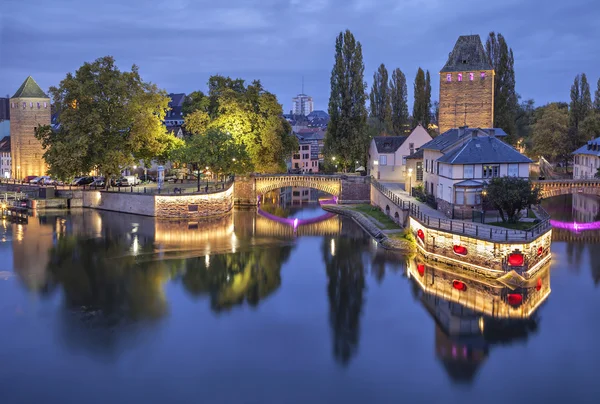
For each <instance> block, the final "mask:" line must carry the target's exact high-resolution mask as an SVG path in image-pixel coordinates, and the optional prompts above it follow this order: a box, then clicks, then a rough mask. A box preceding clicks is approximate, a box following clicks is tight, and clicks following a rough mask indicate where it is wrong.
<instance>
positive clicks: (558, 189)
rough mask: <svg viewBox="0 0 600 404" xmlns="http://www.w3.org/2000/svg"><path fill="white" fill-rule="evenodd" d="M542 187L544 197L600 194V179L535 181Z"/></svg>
mask: <svg viewBox="0 0 600 404" xmlns="http://www.w3.org/2000/svg"><path fill="white" fill-rule="evenodd" d="M533 183H534V184H538V185H539V186H540V187H541V189H542V197H543V198H551V197H553V196H559V195H567V194H588V195H599V196H600V180H595V179H590V180H544V181H533Z"/></svg>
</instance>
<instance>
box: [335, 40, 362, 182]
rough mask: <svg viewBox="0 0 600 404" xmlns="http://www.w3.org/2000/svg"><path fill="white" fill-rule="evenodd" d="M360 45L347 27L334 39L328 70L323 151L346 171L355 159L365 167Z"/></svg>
mask: <svg viewBox="0 0 600 404" xmlns="http://www.w3.org/2000/svg"><path fill="white" fill-rule="evenodd" d="M364 70H365V66H364V64H363V57H362V47H361V44H360V42H358V41H356V39H355V38H354V35H352V33H351V32H350V31H349V30H346V32H341V33H340V34H339V35H338V37H337V38H336V41H335V63H334V65H333V69H332V71H331V94H330V96H329V117H330V119H329V125H328V126H327V135H326V136H325V154H326V155H327V156H328V158H334V157H335V158H336V161H338V162H339V164H340V165H341V167H342V168H343V169H344V171H346V170H347V169H348V168H350V167H351V166H352V165H354V162H355V161H360V162H362V164H363V165H365V166H366V158H367V148H368V146H369V138H368V134H367V130H366V126H367V108H366V106H365V101H366V94H365V83H364Z"/></svg>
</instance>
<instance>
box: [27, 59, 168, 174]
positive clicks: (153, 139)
mask: <svg viewBox="0 0 600 404" xmlns="http://www.w3.org/2000/svg"><path fill="white" fill-rule="evenodd" d="M50 93H51V94H52V98H53V100H54V104H55V105H56V108H57V110H58V111H60V116H59V124H60V126H59V128H58V129H57V130H56V131H53V129H52V128H51V127H49V126H40V127H38V128H37V129H36V137H37V138H38V139H39V140H40V141H41V142H42V145H43V147H44V149H45V152H44V159H45V160H46V162H47V164H48V166H49V173H50V174H51V175H53V176H55V177H57V178H59V179H63V180H68V179H70V178H72V177H73V176H75V175H78V174H86V173H89V172H91V171H92V170H97V171H98V172H100V173H103V174H104V175H105V176H106V177H107V178H111V177H112V176H114V175H118V174H120V172H121V171H122V170H123V169H124V168H126V167H127V166H130V165H133V164H135V163H136V162H138V161H140V160H144V161H145V162H149V160H151V159H153V158H155V157H160V158H166V157H167V156H168V154H169V150H168V148H169V147H172V146H176V145H177V141H176V140H173V139H172V138H173V136H172V135H170V134H169V133H168V132H167V130H166V128H165V126H164V125H163V120H164V117H165V112H166V110H167V109H168V103H169V97H168V96H167V94H166V93H165V92H164V91H159V90H158V88H157V87H156V86H155V85H153V84H150V83H146V82H144V81H143V80H142V78H141V77H140V75H139V72H138V68H137V66H135V65H134V66H133V67H132V69H131V71H130V72H121V71H120V70H119V69H118V68H117V67H116V65H115V61H114V59H113V58H112V57H111V56H106V57H103V58H100V59H97V60H96V61H94V62H93V63H84V65H83V66H81V67H80V68H79V69H78V70H77V71H76V72H75V74H74V75H73V74H71V73H69V74H67V76H66V77H65V79H63V80H62V81H61V83H60V85H59V86H58V87H51V88H50ZM108 183H109V181H107V184H108Z"/></svg>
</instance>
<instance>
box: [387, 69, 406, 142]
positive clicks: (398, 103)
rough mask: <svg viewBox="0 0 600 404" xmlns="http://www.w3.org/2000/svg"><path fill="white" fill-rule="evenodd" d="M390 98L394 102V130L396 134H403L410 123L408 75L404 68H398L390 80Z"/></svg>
mask: <svg viewBox="0 0 600 404" xmlns="http://www.w3.org/2000/svg"><path fill="white" fill-rule="evenodd" d="M390 92H391V95H390V98H391V104H392V130H393V131H394V134H396V135H398V136H399V135H402V134H403V133H404V128H405V126H406V125H408V124H409V123H410V122H409V116H408V95H407V89H406V76H404V73H402V70H400V69H399V68H396V69H395V70H394V71H393V72H392V79H391V80H390Z"/></svg>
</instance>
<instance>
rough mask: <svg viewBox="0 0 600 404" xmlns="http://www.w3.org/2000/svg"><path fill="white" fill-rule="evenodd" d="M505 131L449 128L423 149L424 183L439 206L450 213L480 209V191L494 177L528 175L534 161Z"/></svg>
mask: <svg viewBox="0 0 600 404" xmlns="http://www.w3.org/2000/svg"><path fill="white" fill-rule="evenodd" d="M503 136H506V134H505V133H504V131H502V130H500V129H495V128H488V129H481V128H468V127H461V128H455V129H450V130H449V131H446V132H445V133H443V134H441V135H440V136H438V137H436V138H435V139H433V140H432V141H430V142H429V143H427V144H424V145H423V146H422V147H421V149H422V150H423V165H424V169H425V170H424V173H423V183H424V188H425V191H426V192H427V193H428V194H431V195H434V196H435V198H436V201H437V204H438V210H440V211H442V212H444V214H446V215H447V216H448V217H455V216H456V215H457V214H459V215H463V216H464V215H465V214H470V213H471V212H472V211H473V210H474V209H477V210H479V209H481V206H482V205H481V203H482V200H481V194H482V192H483V189H484V188H485V186H486V183H487V181H489V180H490V179H492V178H495V177H504V176H512V177H520V178H528V177H529V165H530V164H531V163H532V161H531V160H530V159H529V158H528V157H526V156H524V155H523V154H521V153H519V151H518V150H516V149H515V148H514V147H512V146H510V145H508V144H506V143H504V142H503V141H502V140H500V138H501V137H503Z"/></svg>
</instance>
